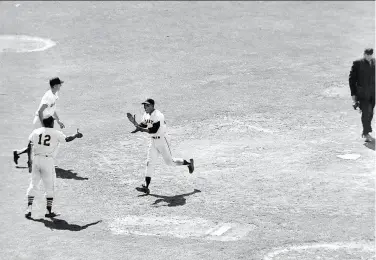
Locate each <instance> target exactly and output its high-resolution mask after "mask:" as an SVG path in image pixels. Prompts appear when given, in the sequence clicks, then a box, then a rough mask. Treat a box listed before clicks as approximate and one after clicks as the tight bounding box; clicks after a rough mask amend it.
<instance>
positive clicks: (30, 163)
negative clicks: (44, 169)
mask: <svg viewBox="0 0 376 260" xmlns="http://www.w3.org/2000/svg"><path fill="white" fill-rule="evenodd" d="M27 167H28V168H29V173H31V172H32V171H33V162H31V161H27Z"/></svg>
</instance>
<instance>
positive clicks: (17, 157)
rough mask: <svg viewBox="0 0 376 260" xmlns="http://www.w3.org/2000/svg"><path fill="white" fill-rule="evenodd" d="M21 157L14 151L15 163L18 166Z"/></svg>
mask: <svg viewBox="0 0 376 260" xmlns="http://www.w3.org/2000/svg"><path fill="white" fill-rule="evenodd" d="M19 158H20V156H19V155H18V154H17V151H13V161H14V163H15V164H18V159H19Z"/></svg>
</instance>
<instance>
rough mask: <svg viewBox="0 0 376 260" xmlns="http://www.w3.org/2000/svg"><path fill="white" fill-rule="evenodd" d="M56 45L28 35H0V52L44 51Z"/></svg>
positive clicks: (47, 40)
mask: <svg viewBox="0 0 376 260" xmlns="http://www.w3.org/2000/svg"><path fill="white" fill-rule="evenodd" d="M55 45H56V43H55V42H53V41H51V40H49V39H43V38H39V37H32V36H26V35H0V52H34V51H44V50H47V49H49V48H51V47H53V46H55Z"/></svg>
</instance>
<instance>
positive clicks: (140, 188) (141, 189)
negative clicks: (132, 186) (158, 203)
mask: <svg viewBox="0 0 376 260" xmlns="http://www.w3.org/2000/svg"><path fill="white" fill-rule="evenodd" d="M136 190H137V191H139V192H143V193H146V194H148V195H149V193H150V190H149V188H148V187H146V186H145V185H143V184H142V186H141V187H137V188H136Z"/></svg>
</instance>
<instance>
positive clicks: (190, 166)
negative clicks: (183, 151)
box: [188, 159, 195, 173]
mask: <svg viewBox="0 0 376 260" xmlns="http://www.w3.org/2000/svg"><path fill="white" fill-rule="evenodd" d="M189 161H190V163H189V164H188V169H189V173H193V171H194V170H195V165H194V162H193V159H190V160H189Z"/></svg>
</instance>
